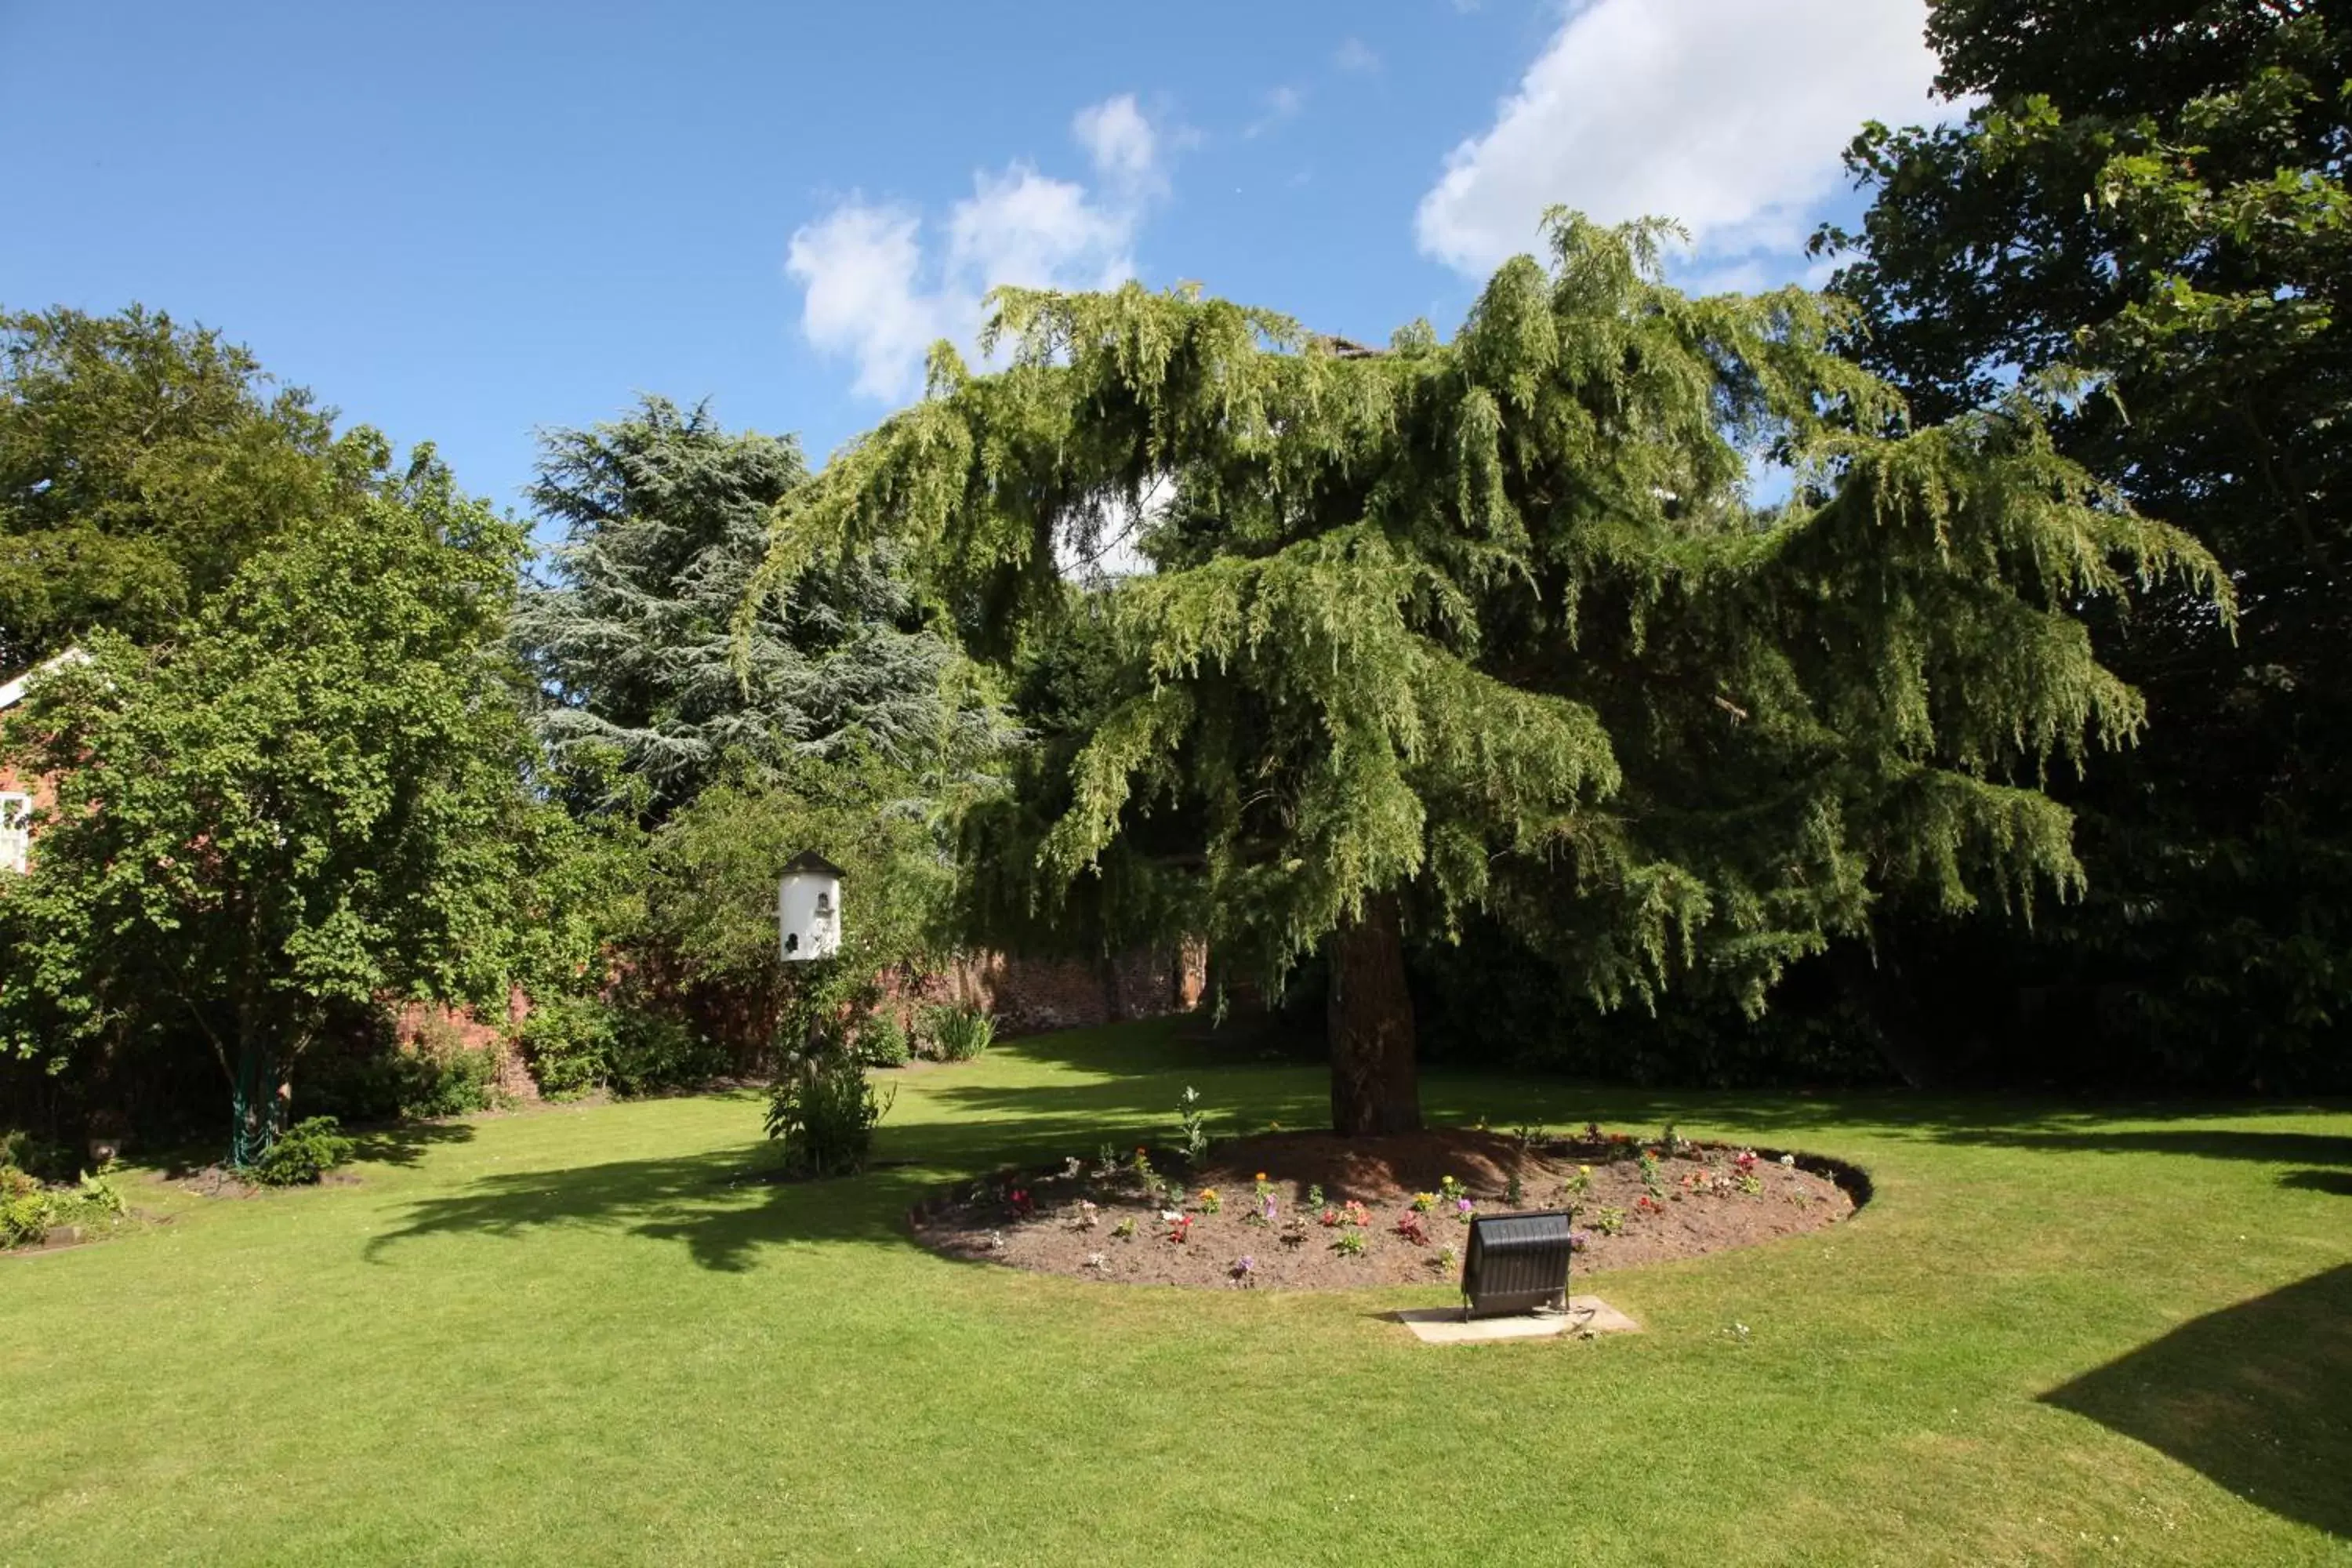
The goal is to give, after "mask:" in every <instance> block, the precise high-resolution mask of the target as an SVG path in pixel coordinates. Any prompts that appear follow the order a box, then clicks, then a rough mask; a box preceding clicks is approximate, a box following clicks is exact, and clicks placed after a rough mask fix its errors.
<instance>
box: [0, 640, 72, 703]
mask: <svg viewBox="0 0 2352 1568" xmlns="http://www.w3.org/2000/svg"><path fill="white" fill-rule="evenodd" d="M88 663H89V655H88V654H86V653H84V652H82V650H81V649H79V648H78V647H69V648H68V649H66V651H65V652H63V653H61V654H58V655H57V656H56V657H55V658H47V659H44V660H42V661H41V662H40V663H39V664H37V665H35V666H34V667H33V668H30V669H28V670H26V672H25V673H24V674H22V675H20V676H17V677H16V679H13V680H10V681H8V682H6V683H5V685H0V712H5V710H8V709H11V708H14V707H15V706H16V704H17V703H19V702H22V701H23V700H25V689H26V688H27V687H29V686H31V685H32V684H33V681H34V679H35V678H36V677H38V676H43V675H47V674H48V673H49V671H51V670H53V669H62V668H65V667H66V666H67V665H69V664H88Z"/></svg>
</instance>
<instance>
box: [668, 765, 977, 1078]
mask: <svg viewBox="0 0 2352 1568" xmlns="http://www.w3.org/2000/svg"><path fill="white" fill-rule="evenodd" d="M925 787H926V785H925V781H923V780H920V779H919V778H917V777H915V776H914V775H913V774H911V773H908V771H907V770H906V769H903V768H900V767H898V766H896V765H894V764H892V763H888V762H887V761H886V760H884V759H883V758H882V757H880V756H879V755H878V754H877V753H875V752H870V751H866V750H864V749H859V750H856V751H852V752H845V753H843V754H840V755H837V756H835V757H830V758H817V757H809V758H801V759H788V760H786V761H785V762H784V763H782V765H781V766H780V768H779V769H777V770H776V771H774V772H772V773H761V774H759V775H757V776H747V777H743V778H740V779H735V780H729V781H725V782H722V783H719V784H713V785H712V786H711V787H709V789H707V790H705V791H703V793H702V794H701V795H698V797H697V798H696V799H695V800H694V801H693V803H692V804H690V805H688V806H686V807H684V808H683V809H682V810H680V811H679V812H677V814H676V815H675V816H672V817H671V818H670V819H669V820H668V821H667V822H666V823H664V824H662V826H660V827H658V828H656V830H655V831H654V833H653V834H652V836H651V838H650V840H649V843H648V850H647V867H648V870H647V878H646V895H645V898H646V931H645V932H644V935H643V937H642V938H641V940H640V941H639V942H638V943H637V944H636V955H637V962H638V963H640V964H641V965H642V966H644V967H645V968H646V969H649V970H651V971H653V972H654V973H652V974H650V975H648V976H646V977H647V978H655V979H658V980H661V981H664V982H666V983H668V984H670V985H671V986H672V987H673V988H675V989H677V990H678V991H682V992H684V993H686V994H688V997H689V999H690V1001H691V1002H692V1004H693V1005H694V1010H695V1011H696V1012H698V1014H699V1015H700V1016H702V1017H704V1018H705V1019H706V1020H707V1021H708V1022H709V1025H710V1026H711V1027H712V1029H713V1032H714V1033H716V1034H719V1035H721V1036H723V1037H727V1038H728V1042H729V1044H730V1047H731V1048H732V1049H733V1050H734V1052H735V1053H736V1055H737V1058H738V1063H739V1066H741V1067H746V1068H748V1067H750V1066H752V1065H754V1063H753V1062H752V1061H751V1060H750V1059H748V1058H751V1056H752V1055H753V1054H754V1053H759V1054H764V1053H765V1052H766V1051H767V1049H768V1047H770V1046H771V1044H772V1042H774V1041H775V1040H776V1038H777V1036H778V1032H779V1031H780V1030H781V1031H782V1033H783V1034H784V1035H785V1036H786V1038H785V1040H784V1042H783V1043H784V1044H785V1045H786V1046H787V1047H793V1046H794V1045H795V1044H796V1042H798V1041H799V1040H800V1039H801V1038H802V1037H803V1036H806V1035H807V1034H809V1032H810V1031H811V1029H812V1028H813V1027H814V1026H815V1024H816V1022H817V1021H818V1020H819V1018H820V1017H821V1016H823V1017H830V1016H833V1015H835V1014H836V1013H838V1011H839V1010H840V1009H841V1008H843V1007H849V1008H864V1007H866V1006H869V1005H871V1004H872V1003H873V1002H874V1000H875V999H876V997H877V994H878V990H877V980H878V977H879V976H881V975H883V974H884V973H887V972H888V971H891V970H894V969H897V970H905V969H913V968H919V967H920V966H922V965H923V964H924V963H925V962H926V961H927V960H929V959H932V958H935V957H936V956H938V954H939V953H940V952H941V951H942V940H941V934H940V933H941V931H942V927H943V923H944V921H945V918H946V912H947V910H948V909H949V908H950V902H951V900H952V898H953V896H954V892H955V882H956V867H955V863H954V861H953V859H952V858H950V856H949V855H948V854H947V853H946V852H945V851H944V848H943V843H944V835H945V831H946V829H945V826H944V824H943V823H942V821H941V820H940V816H939V815H938V814H939V811H940V807H939V806H938V805H936V804H935V803H934V802H933V801H931V800H930V799H929V798H927V797H926V795H925V794H924V793H923V792H924V790H925ZM812 847H816V848H821V849H822V850H823V852H824V856H825V858H828V859H830V860H832V861H834V862H835V864H837V865H838V866H840V867H841V868H842V870H843V872H844V874H845V875H844V879H843V885H842V902H843V906H844V910H845V914H844V918H843V921H842V931H843V936H842V949H841V952H840V953H839V955H838V956H837V957H835V958H833V959H830V960H826V961H823V962H820V963H799V964H786V963H782V962H781V961H780V960H779V959H778V957H777V952H776V942H777V932H776V878H777V872H778V869H779V868H781V867H782V866H783V865H784V863H785V862H787V861H789V860H790V859H792V858H793V857H794V856H795V855H798V854H800V853H801V852H802V851H803V850H807V849H810V848H812Z"/></svg>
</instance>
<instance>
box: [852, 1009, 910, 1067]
mask: <svg viewBox="0 0 2352 1568" xmlns="http://www.w3.org/2000/svg"><path fill="white" fill-rule="evenodd" d="M909 1054H910V1052H909V1050H908V1045H907V1030H906V1026H904V1025H902V1024H900V1023H899V1022H898V1019H897V1018H895V1017H893V1016H891V1015H889V1014H887V1013H877V1014H875V1015H873V1016H871V1017H869V1018H867V1019H866V1022H864V1023H863V1024H860V1025H858V1026H857V1059H858V1060H859V1061H861V1062H864V1063H865V1064H866V1066H867V1067H870V1068H902V1067H905V1066H906V1065H907V1058H908V1055H909Z"/></svg>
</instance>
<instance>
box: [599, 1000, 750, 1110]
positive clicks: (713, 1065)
mask: <svg viewBox="0 0 2352 1568" xmlns="http://www.w3.org/2000/svg"><path fill="white" fill-rule="evenodd" d="M732 1065H733V1064H732V1063H731V1062H730V1060H729V1059H728V1057H727V1053H726V1051H725V1049H724V1048H723V1047H719V1045H717V1044H715V1043H714V1042H712V1041H710V1040H709V1039H706V1038H705V1037H702V1036H701V1035H698V1034H697V1033H695V1031H694V1030H692V1029H690V1028H688V1026H686V1025H685V1024H683V1023H680V1022H679V1021H678V1020H677V1019H676V1018H672V1017H668V1016H665V1015H663V1014H659V1013H639V1012H635V1011H622V1012H617V1013H615V1014H614V1020H613V1045H612V1056H611V1058H610V1067H609V1068H608V1074H607V1081H608V1082H610V1083H611V1085H612V1086H613V1092H614V1093H615V1094H622V1095H630V1094H656V1093H659V1092H660V1091H661V1090H663V1089H695V1088H698V1087H700V1086H701V1085H703V1084H706V1083H709V1081H710V1080H711V1079H715V1078H719V1077H723V1076H724V1075H725V1074H726V1072H727V1069H728V1068H730V1067H731V1066H732Z"/></svg>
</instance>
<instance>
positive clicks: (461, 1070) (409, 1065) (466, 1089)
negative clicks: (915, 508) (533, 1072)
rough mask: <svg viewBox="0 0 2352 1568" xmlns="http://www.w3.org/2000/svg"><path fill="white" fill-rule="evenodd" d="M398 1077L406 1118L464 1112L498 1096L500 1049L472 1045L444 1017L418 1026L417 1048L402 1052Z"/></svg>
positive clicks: (484, 1107)
mask: <svg viewBox="0 0 2352 1568" xmlns="http://www.w3.org/2000/svg"><path fill="white" fill-rule="evenodd" d="M394 1081H395V1082H396V1083H397V1085H398V1100H399V1104H400V1114H401V1115H403V1116H404V1117H410V1118H417V1117H432V1116H465V1115H467V1114H469V1113H471V1112H473V1111H477V1110H489V1109H490V1108H491V1107H493V1106H495V1105H497V1104H498V1103H499V1052H498V1047H495V1046H469V1045H467V1043H466V1037H465V1036H464V1035H463V1034H462V1033H460V1032H459V1030H458V1028H457V1026H456V1025H455V1024H453V1023H451V1022H450V1021H449V1020H448V1019H446V1018H443V1017H430V1018H427V1019H426V1020H425V1023H424V1024H423V1025H422V1026H420V1027H419V1028H418V1029H417V1031H416V1046H415V1049H414V1050H410V1051H404V1052H402V1053H401V1055H400V1057H399V1058H398V1059H397V1060H396V1061H395V1062H394Z"/></svg>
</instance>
